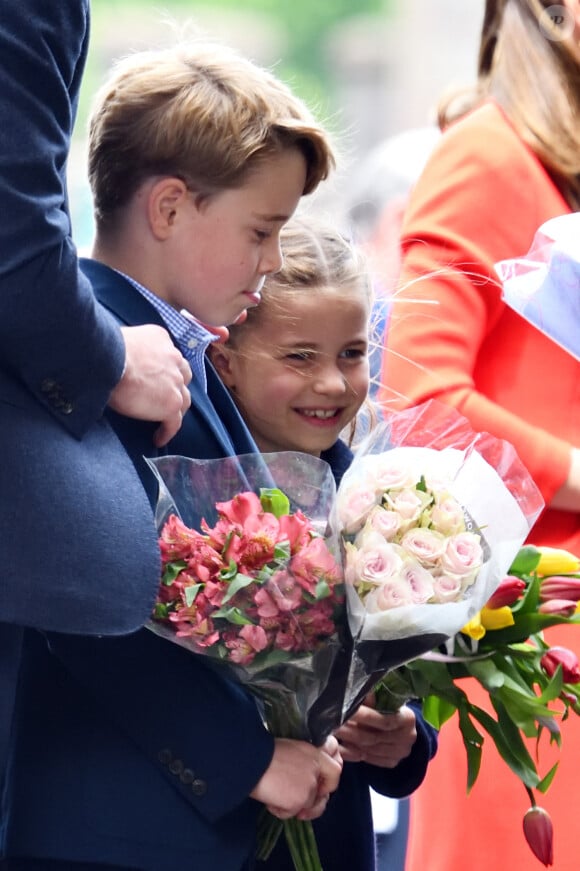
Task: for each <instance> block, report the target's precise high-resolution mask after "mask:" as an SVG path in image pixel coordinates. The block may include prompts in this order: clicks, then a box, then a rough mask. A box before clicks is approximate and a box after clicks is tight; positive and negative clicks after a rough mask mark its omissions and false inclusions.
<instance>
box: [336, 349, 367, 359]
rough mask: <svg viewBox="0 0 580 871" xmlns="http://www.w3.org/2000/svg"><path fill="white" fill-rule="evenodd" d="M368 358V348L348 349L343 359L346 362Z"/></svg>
mask: <svg viewBox="0 0 580 871" xmlns="http://www.w3.org/2000/svg"><path fill="white" fill-rule="evenodd" d="M367 356H368V352H367V350H366V348H347V349H346V351H343V352H342V354H341V357H343V358H345V359H346V360H361V359H364V358H365V357H367Z"/></svg>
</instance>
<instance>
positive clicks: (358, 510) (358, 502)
mask: <svg viewBox="0 0 580 871" xmlns="http://www.w3.org/2000/svg"><path fill="white" fill-rule="evenodd" d="M376 504H377V497H376V496H375V493H374V491H373V490H371V489H370V488H369V487H366V486H364V485H362V484H360V483H359V482H358V481H357V482H355V483H353V484H351V485H350V486H348V487H345V488H344V490H343V491H342V493H340V492H339V498H338V500H337V510H338V521H339V523H340V526H341V527H342V531H343V533H345V534H347V535H348V534H349V533H352V532H358V530H359V529H361V527H362V526H363V525H364V522H365V520H366V519H367V517H368V516H369V514H370V512H371V511H372V509H373V508H374V507H375V505H376Z"/></svg>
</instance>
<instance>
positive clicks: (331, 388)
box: [314, 365, 347, 396]
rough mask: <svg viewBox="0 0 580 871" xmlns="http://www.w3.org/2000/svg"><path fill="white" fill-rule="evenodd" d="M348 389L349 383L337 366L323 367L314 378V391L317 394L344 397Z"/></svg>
mask: <svg viewBox="0 0 580 871" xmlns="http://www.w3.org/2000/svg"><path fill="white" fill-rule="evenodd" d="M346 389H347V382H346V379H345V377H344V375H343V374H342V372H341V371H340V369H339V368H338V367H337V366H334V365H328V366H322V367H321V368H320V370H319V371H318V372H317V373H316V375H315V376H314V390H315V391H316V392H317V393H326V394H332V395H333V396H339V395H342V394H343V393H344V392H345V390H346Z"/></svg>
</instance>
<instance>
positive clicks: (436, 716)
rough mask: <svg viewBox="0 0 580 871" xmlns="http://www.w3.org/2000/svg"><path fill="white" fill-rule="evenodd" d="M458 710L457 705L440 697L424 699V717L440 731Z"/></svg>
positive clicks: (431, 696)
mask: <svg viewBox="0 0 580 871" xmlns="http://www.w3.org/2000/svg"><path fill="white" fill-rule="evenodd" d="M456 710H457V705H454V704H453V702H449V701H447V700H446V699H442V698H441V697H440V696H435V695H429V696H425V698H424V699H423V716H424V717H425V719H426V720H427V721H428V722H429V723H431V725H432V726H434V728H435V729H440V728H441V726H442V725H443V724H444V723H446V722H447V720H449V719H450V718H451V717H452V716H453V714H454V713H455V711H456Z"/></svg>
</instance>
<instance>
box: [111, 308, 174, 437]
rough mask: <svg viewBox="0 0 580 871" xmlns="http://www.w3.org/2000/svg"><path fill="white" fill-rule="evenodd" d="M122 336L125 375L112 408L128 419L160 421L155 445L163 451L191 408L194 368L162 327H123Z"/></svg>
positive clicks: (113, 399) (114, 391) (148, 325)
mask: <svg viewBox="0 0 580 871" xmlns="http://www.w3.org/2000/svg"><path fill="white" fill-rule="evenodd" d="M121 332H122V333H123V338H124V340H125V349H126V359H125V371H124V373H123V377H122V378H121V380H120V381H119V383H118V384H117V386H116V387H115V388H114V390H113V391H112V393H111V396H110V399H109V405H110V407H111V408H112V409H113V410H114V411H117V412H118V413H119V414H123V415H125V416H126V417H134V418H137V420H153V421H160V424H161V425H160V426H159V428H158V429H157V430H156V432H155V437H154V443H155V444H156V445H157V447H162V446H163V445H165V444H167V442H168V441H169V440H170V439H171V438H173V436H174V435H175V433H176V432H177V431H178V430H179V428H180V426H181V421H182V418H183V415H184V414H185V412H186V411H187V409H188V408H189V406H190V405H191V394H190V393H189V390H188V389H187V385H188V384H189V382H190V381H191V368H190V366H189V363H188V362H187V360H186V359H185V358H184V357H183V356H182V355H181V354H180V353H179V351H178V350H177V348H176V347H175V345H174V344H173V342H172V341H171V338H170V337H169V333H168V332H167V330H165V329H163V327H160V326H156V325H154V324H144V325H143V326H139V327H122V328H121Z"/></svg>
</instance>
